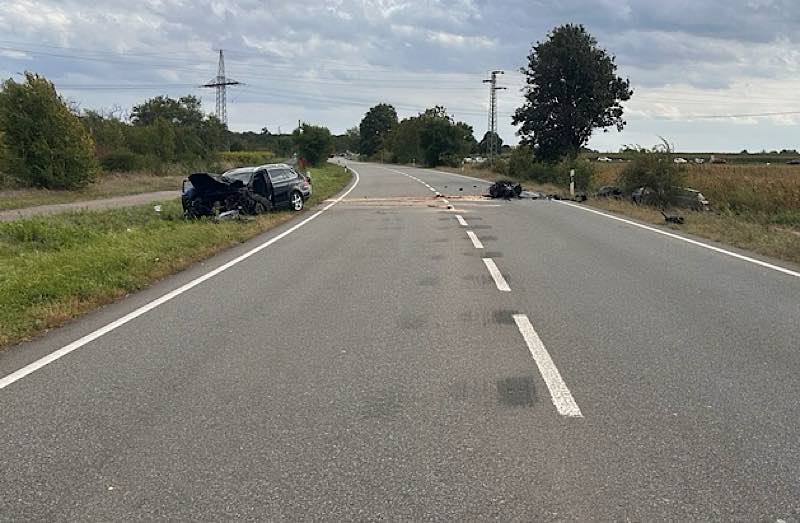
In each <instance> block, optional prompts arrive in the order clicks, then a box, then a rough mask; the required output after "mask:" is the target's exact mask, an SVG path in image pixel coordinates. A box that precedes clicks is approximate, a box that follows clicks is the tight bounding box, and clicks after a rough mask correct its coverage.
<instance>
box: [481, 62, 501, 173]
mask: <svg viewBox="0 0 800 523" xmlns="http://www.w3.org/2000/svg"><path fill="white" fill-rule="evenodd" d="M498 74H505V73H504V71H492V77H491V78H490V79H488V80H484V81H483V83H485V84H489V163H494V157H495V156H496V155H497V154H498V153H499V151H498V150H497V91H502V90H503V89H505V87H497V75H498Z"/></svg>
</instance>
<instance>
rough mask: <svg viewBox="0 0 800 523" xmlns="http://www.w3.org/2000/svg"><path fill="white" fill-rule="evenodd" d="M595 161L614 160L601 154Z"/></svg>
mask: <svg viewBox="0 0 800 523" xmlns="http://www.w3.org/2000/svg"><path fill="white" fill-rule="evenodd" d="M597 161H598V162H603V163H609V162H613V161H614V160H612V159H611V158H609V157H608V156H601V157H600V158H598V159H597Z"/></svg>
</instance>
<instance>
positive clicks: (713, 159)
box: [709, 156, 728, 163]
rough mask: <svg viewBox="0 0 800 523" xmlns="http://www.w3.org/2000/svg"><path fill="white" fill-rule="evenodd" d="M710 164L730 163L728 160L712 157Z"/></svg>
mask: <svg viewBox="0 0 800 523" xmlns="http://www.w3.org/2000/svg"><path fill="white" fill-rule="evenodd" d="M709 162H711V163H728V160H726V159H725V158H717V157H716V156H712V157H711V160H709Z"/></svg>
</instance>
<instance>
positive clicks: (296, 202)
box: [289, 191, 305, 212]
mask: <svg viewBox="0 0 800 523" xmlns="http://www.w3.org/2000/svg"><path fill="white" fill-rule="evenodd" d="M304 203H305V202H304V201H303V195H302V194H300V192H299V191H294V192H293V193H292V195H291V197H290V198H289V204H290V205H291V208H292V210H293V211H295V212H298V211H302V210H303V204H304Z"/></svg>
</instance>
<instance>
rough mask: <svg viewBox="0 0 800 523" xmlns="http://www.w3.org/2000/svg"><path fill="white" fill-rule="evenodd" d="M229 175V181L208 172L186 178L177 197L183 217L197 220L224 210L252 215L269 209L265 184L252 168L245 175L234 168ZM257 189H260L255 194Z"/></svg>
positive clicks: (241, 170)
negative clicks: (179, 198) (181, 207)
mask: <svg viewBox="0 0 800 523" xmlns="http://www.w3.org/2000/svg"><path fill="white" fill-rule="evenodd" d="M232 174H233V175H234V176H232V177H231V178H227V177H225V176H224V175H222V176H220V175H216V174H210V173H193V174H191V175H189V179H188V183H187V182H184V186H183V189H184V191H183V194H182V196H181V203H182V205H183V211H184V215H185V216H186V217H187V218H200V217H202V216H216V215H218V214H221V213H225V212H228V211H239V212H242V213H244V214H252V215H255V214H261V213H264V212H267V211H269V210H270V209H272V202H271V200H270V199H269V197H268V195H269V194H270V193H269V190H268V184H266V182H265V181H264V177H263V175H260V176H256V175H254V174H253V169H250V170H249V172H248V170H246V169H237V170H236V171H233V172H232ZM245 181H247V182H248V183H245ZM259 186H263V187H259ZM259 188H261V190H260V191H257V189H259ZM259 193H263V194H259Z"/></svg>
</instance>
